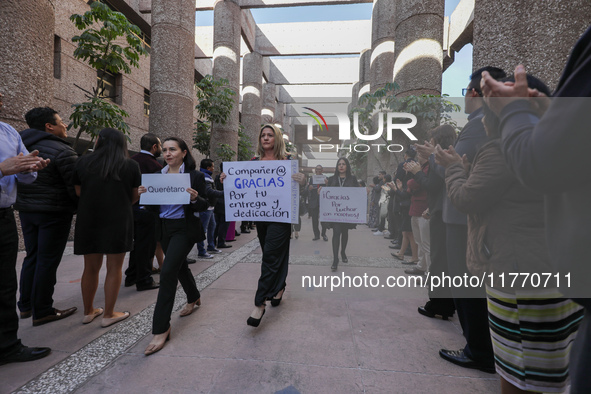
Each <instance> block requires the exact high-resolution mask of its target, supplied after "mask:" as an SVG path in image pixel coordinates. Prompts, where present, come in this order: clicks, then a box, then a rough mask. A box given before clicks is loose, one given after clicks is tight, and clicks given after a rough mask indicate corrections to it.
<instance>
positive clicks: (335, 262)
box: [330, 258, 339, 272]
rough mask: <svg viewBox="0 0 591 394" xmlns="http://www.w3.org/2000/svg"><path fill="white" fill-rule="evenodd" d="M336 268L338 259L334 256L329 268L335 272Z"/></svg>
mask: <svg viewBox="0 0 591 394" xmlns="http://www.w3.org/2000/svg"><path fill="white" fill-rule="evenodd" d="M337 268H339V259H337V258H335V259H334V260H333V262H332V265H331V266H330V270H331V271H332V272H335V271H336V270H337Z"/></svg>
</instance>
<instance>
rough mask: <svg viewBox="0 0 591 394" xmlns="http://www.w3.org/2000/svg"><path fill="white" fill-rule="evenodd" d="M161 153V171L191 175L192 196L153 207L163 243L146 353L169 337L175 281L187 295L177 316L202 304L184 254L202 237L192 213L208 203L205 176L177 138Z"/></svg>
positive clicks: (198, 222)
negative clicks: (182, 202) (187, 200)
mask: <svg viewBox="0 0 591 394" xmlns="http://www.w3.org/2000/svg"><path fill="white" fill-rule="evenodd" d="M162 156H163V157H164V160H166V164H167V165H166V166H165V167H164V168H163V169H162V173H163V174H182V173H185V174H186V173H189V174H190V177H191V187H190V188H188V189H187V192H188V193H189V194H190V195H191V198H190V200H191V202H190V203H189V204H186V205H160V206H155V210H157V212H158V214H159V221H158V223H157V226H156V233H157V237H158V238H159V239H160V242H161V244H162V249H163V250H164V253H165V258H164V263H163V264H162V272H161V273H160V289H159V290H158V299H157V301H156V307H155V309H154V319H153V324H152V334H154V338H153V339H152V341H151V342H150V344H149V345H148V347H147V348H146V350H145V351H144V354H145V355H146V356H149V355H150V354H153V353H156V352H157V351H159V350H161V349H162V348H163V347H164V344H165V343H166V341H167V340H168V339H169V338H170V329H171V326H170V315H171V314H172V308H173V306H174V296H175V293H176V288H177V283H178V282H181V286H182V287H183V290H184V291H185V294H186V295H187V304H186V305H185V307H184V308H183V310H182V311H181V313H180V315H181V316H188V315H190V314H191V313H192V312H193V308H194V307H195V306H199V305H201V295H200V294H199V290H198V289H197V285H196V283H195V278H193V274H192V273H191V270H190V269H189V266H188V264H187V255H188V254H189V252H190V251H191V249H192V248H193V245H194V244H195V243H196V242H198V241H203V240H204V239H205V233H204V232H203V225H202V224H201V221H200V220H199V218H198V217H197V216H195V215H194V213H195V212H201V211H205V210H206V209H207V207H208V205H209V204H208V202H207V200H205V199H204V198H203V197H202V196H205V195H206V185H205V179H204V175H203V173H202V172H200V171H196V170H195V167H196V165H195V159H193V156H191V152H190V151H189V148H188V146H187V144H186V143H185V141H183V140H182V139H180V138H176V137H168V138H166V139H165V140H164V141H163V143H162ZM138 191H139V193H140V194H142V193H145V192H146V188H145V187H144V186H140V187H139V190H138Z"/></svg>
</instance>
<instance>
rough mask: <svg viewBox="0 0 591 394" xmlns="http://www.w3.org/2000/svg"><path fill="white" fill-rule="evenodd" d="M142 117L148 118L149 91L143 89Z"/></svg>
mask: <svg viewBox="0 0 591 394" xmlns="http://www.w3.org/2000/svg"><path fill="white" fill-rule="evenodd" d="M144 115H146V116H150V91H149V90H148V89H146V88H144Z"/></svg>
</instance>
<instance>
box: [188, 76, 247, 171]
mask: <svg viewBox="0 0 591 394" xmlns="http://www.w3.org/2000/svg"><path fill="white" fill-rule="evenodd" d="M195 87H196V88H197V99H199V103H198V104H197V105H196V106H195V109H196V110H197V112H198V113H199V117H200V118H201V119H204V120H203V121H197V123H195V133H194V134H193V148H195V149H197V150H198V151H199V152H200V153H202V154H204V155H205V156H206V157H209V156H210V154H211V152H210V148H209V147H210V140H211V128H212V126H213V124H214V123H219V124H226V122H227V121H228V119H229V118H230V113H231V111H232V107H233V105H234V100H233V99H232V96H234V95H235V94H236V93H235V92H234V91H233V90H232V89H230V88H229V85H228V80H227V79H223V78H221V79H217V80H216V79H213V77H212V76H211V75H206V76H205V77H204V78H203V79H202V80H201V81H199V82H197V83H196V84H195ZM243 129H244V126H242V125H239V129H238V160H248V159H250V158H251V157H252V155H253V152H252V144H251V143H250V141H249V139H248V136H247V135H246V133H244V131H243ZM215 153H216V155H217V157H219V158H220V159H221V160H222V161H230V160H232V159H233V158H234V157H235V156H236V152H235V151H234V150H233V149H232V147H231V146H230V145H228V144H220V145H219V146H218V147H217V148H216V152H215Z"/></svg>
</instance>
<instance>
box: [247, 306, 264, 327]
mask: <svg viewBox="0 0 591 394" xmlns="http://www.w3.org/2000/svg"><path fill="white" fill-rule="evenodd" d="M263 316H265V309H263V314H262V315H261V317H259V318H258V319H255V318H254V317H252V316H249V317H248V320H246V324H248V325H249V326H252V327H258V326H259V324H261V320H263Z"/></svg>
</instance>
